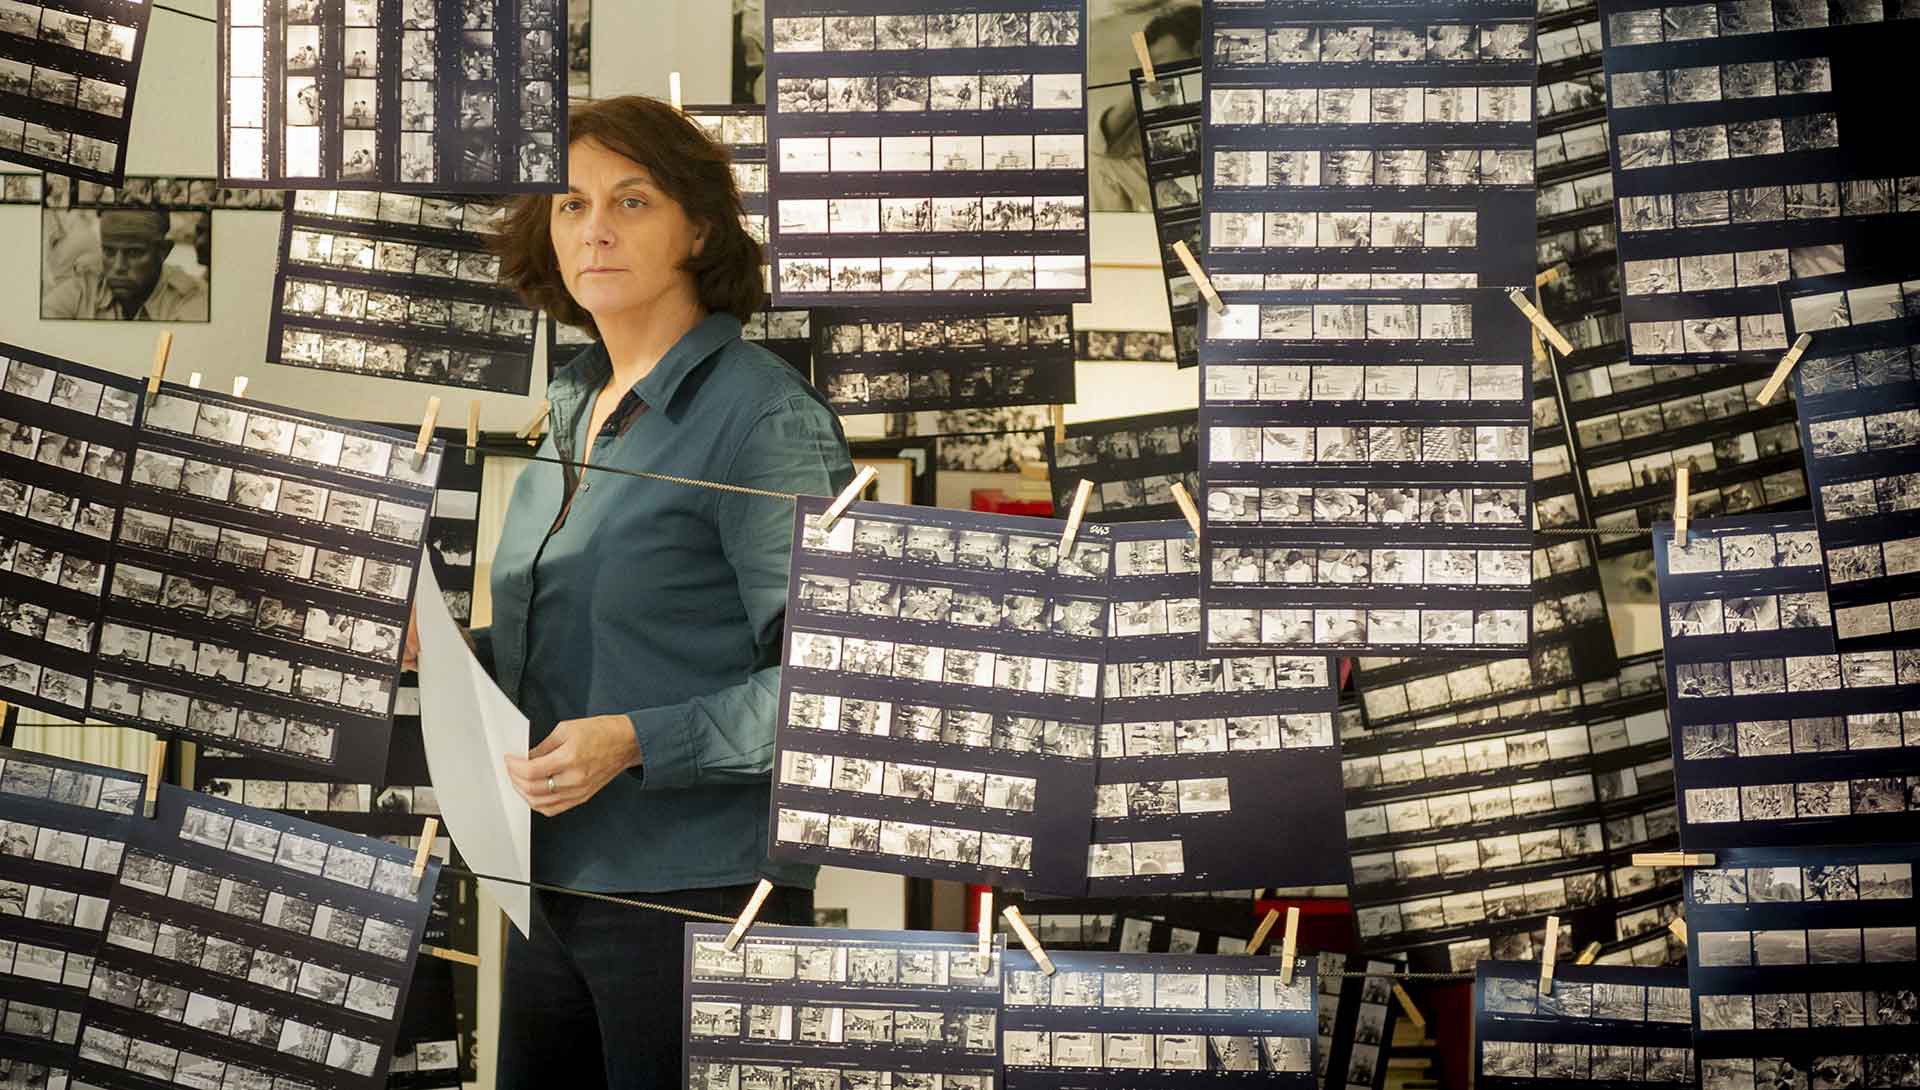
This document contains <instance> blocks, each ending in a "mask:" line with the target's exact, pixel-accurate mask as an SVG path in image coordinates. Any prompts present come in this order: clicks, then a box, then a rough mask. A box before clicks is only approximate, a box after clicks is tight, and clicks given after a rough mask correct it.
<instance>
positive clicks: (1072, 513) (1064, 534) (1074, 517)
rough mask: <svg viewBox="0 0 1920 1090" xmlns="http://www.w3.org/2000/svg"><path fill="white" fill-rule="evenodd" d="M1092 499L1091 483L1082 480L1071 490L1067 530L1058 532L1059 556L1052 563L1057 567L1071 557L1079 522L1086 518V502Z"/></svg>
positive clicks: (1078, 532) (1078, 534) (1078, 530)
mask: <svg viewBox="0 0 1920 1090" xmlns="http://www.w3.org/2000/svg"><path fill="white" fill-rule="evenodd" d="M1092 497H1093V482H1092V481H1089V480H1084V479H1083V480H1082V481H1081V482H1080V483H1079V484H1078V485H1076V486H1074V489H1073V503H1072V504H1071V505H1070V506H1068V508H1067V528H1066V529H1065V530H1062V531H1060V556H1059V559H1057V560H1055V561H1054V566H1055V567H1059V566H1060V565H1061V564H1064V563H1066V562H1067V557H1069V556H1071V555H1073V539H1074V538H1077V537H1079V536H1080V520H1081V519H1084V518H1086V517H1087V500H1089V499H1091V498H1092Z"/></svg>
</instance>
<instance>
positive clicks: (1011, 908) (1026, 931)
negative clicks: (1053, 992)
mask: <svg viewBox="0 0 1920 1090" xmlns="http://www.w3.org/2000/svg"><path fill="white" fill-rule="evenodd" d="M1000 915H1001V916H1003V917H1005V918H1006V921H1007V926H1008V927H1011V928H1013V933H1014V935H1015V936H1017V937H1018V938H1019V939H1020V945H1022V946H1024V947H1026V948H1027V953H1029V954H1031V955H1033V960H1034V961H1037V962H1039V963H1040V972H1041V974H1042V975H1044V976H1052V975H1053V959H1052V958H1050V957H1048V956H1047V952H1046V951H1045V950H1043V949H1041V948H1040V940H1039V939H1036V938H1034V937H1033V930H1032V929H1031V928H1029V927H1028V926H1027V921H1026V919H1025V918H1024V917H1022V916H1021V915H1020V909H1019V907H1018V906H1017V905H1008V906H1007V907H1006V908H1004V909H1002V910H1001V911H1000Z"/></svg>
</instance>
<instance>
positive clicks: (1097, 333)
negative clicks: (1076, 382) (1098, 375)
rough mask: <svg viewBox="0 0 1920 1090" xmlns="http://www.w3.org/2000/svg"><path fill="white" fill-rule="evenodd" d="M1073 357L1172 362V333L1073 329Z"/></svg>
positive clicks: (1100, 360) (1082, 360) (1079, 359)
mask: <svg viewBox="0 0 1920 1090" xmlns="http://www.w3.org/2000/svg"><path fill="white" fill-rule="evenodd" d="M1073 358H1074V359H1075V360H1076V361H1077V362H1080V363H1172V362H1174V347H1173V334H1172V333H1168V332H1164V331H1160V330H1142V329H1076V330H1074V331H1073Z"/></svg>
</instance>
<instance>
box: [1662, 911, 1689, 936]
mask: <svg viewBox="0 0 1920 1090" xmlns="http://www.w3.org/2000/svg"><path fill="white" fill-rule="evenodd" d="M1667 931H1668V933H1669V934H1671V935H1672V936H1673V937H1674V938H1676V939H1679V940H1680V941H1681V942H1685V941H1687V921H1685V920H1683V919H1681V918H1680V917H1678V916H1675V917H1674V918H1673V922H1672V923H1670V924H1668V925H1667Z"/></svg>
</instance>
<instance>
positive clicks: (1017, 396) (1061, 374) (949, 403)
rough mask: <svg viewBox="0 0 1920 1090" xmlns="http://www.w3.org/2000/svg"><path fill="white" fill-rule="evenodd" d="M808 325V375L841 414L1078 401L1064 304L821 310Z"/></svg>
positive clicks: (1070, 324) (1070, 321) (1067, 311)
mask: <svg viewBox="0 0 1920 1090" xmlns="http://www.w3.org/2000/svg"><path fill="white" fill-rule="evenodd" d="M812 328H813V335H814V345H813V378H814V383H815V385H817V386H819V388H820V392H821V393H823V394H825V395H826V397H827V401H828V402H829V403H830V404H832V405H833V407H834V409H835V411H837V412H839V413H841V414H842V415H852V414H856V413H873V412H885V413H927V412H938V411H942V410H948V411H951V410H963V409H973V408H987V407H993V406H1002V405H1064V404H1071V403H1072V402H1073V401H1074V397H1075V395H1074V366H1073V308H1072V307H1070V306H1064V305H1063V306H1058V307H1049V308H1045V309H1037V310H1036V309H1031V308H1029V309H1024V310H1013V309H1009V308H1007V307H1004V306H998V307H978V306H973V307H951V308H945V309H943V310H942V311H941V316H940V317H936V318H924V319H914V318H912V317H910V316H907V315H906V313H905V312H903V311H901V310H898V309H888V308H884V307H869V308H864V309H859V310H819V311H816V312H814V318H813V322H812Z"/></svg>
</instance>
